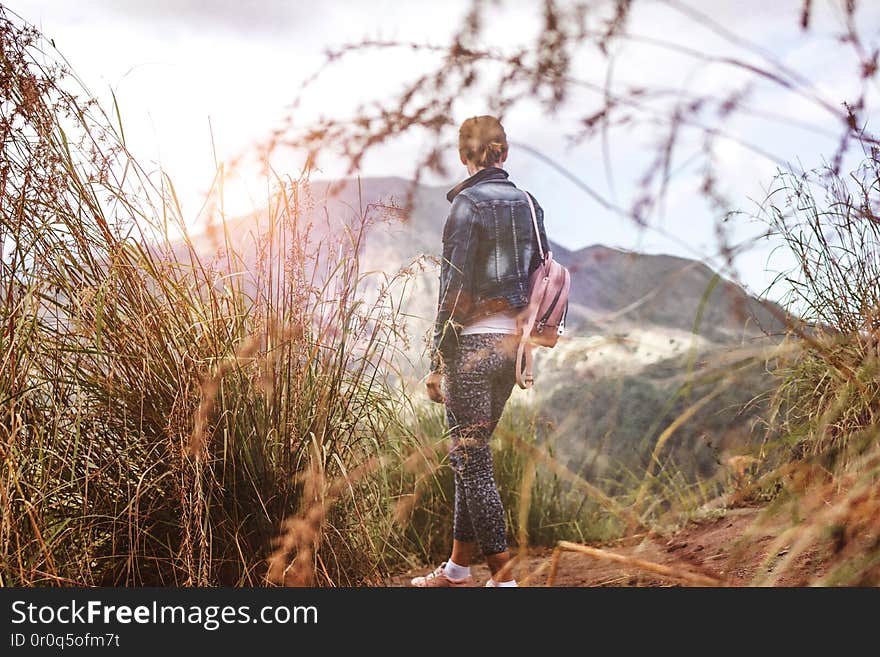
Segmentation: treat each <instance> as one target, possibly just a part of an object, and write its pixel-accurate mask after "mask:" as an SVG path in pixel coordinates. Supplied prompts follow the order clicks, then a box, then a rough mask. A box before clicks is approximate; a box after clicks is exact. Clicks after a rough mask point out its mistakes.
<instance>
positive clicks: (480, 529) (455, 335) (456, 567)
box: [412, 116, 548, 587]
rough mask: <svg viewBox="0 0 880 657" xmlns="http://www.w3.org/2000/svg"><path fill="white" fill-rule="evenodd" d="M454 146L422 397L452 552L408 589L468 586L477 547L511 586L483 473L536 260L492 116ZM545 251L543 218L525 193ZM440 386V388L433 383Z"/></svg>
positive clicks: (496, 508)
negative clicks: (446, 433)
mask: <svg viewBox="0 0 880 657" xmlns="http://www.w3.org/2000/svg"><path fill="white" fill-rule="evenodd" d="M458 151H459V156H460V158H461V163H462V164H464V165H465V166H466V167H467V170H468V173H469V174H470V177H469V178H467V179H466V180H464V181H463V182H461V183H460V184H458V185H456V186H455V187H454V188H453V189H452V190H451V191H450V192H449V193H448V194H447V196H446V198H447V199H448V200H449V201H450V202H451V203H452V208H451V210H450V212H449V217H448V218H447V219H446V224H445V226H444V227H443V260H442V264H441V268H440V297H439V303H438V307H437V318H436V320H435V323H434V339H433V344H432V350H431V372H430V374H429V375H428V378H427V380H426V386H427V392H428V396H429V397H430V398H431V399H432V400H433V401H435V402H440V403H444V402H445V404H446V418H447V421H448V423H449V428H450V434H451V437H452V445H451V449H450V452H449V460H450V464H451V465H452V468H453V470H454V472H455V515H454V529H453V543H452V554H451V556H450V557H449V559H448V560H447V561H445V562H444V563H443V564H441V565H440V566H439V567H438V568H437V569H436V570H434V571H433V572H431V573H429V574H428V575H425V576H424V577H416V578H415V579H413V580H412V584H413V586H419V587H439V586H472V585H473V578H472V577H471V574H470V564H471V561H472V559H473V557H474V553H475V550H476V548H477V546H478V545H479V547H480V549H481V550H482V552H483V555H484V556H485V557H486V561H487V563H488V565H489V569H490V570H491V571H492V577H491V579H490V580H489V582H488V583H487V584H486V586H499V587H504V586H516V581H515V580H514V578H513V574H512V572H511V569H510V568H505V566H506V565H507V563H508V561H509V560H510V554H509V552H508V549H507V530H506V526H505V521H504V509H503V508H502V505H501V498H500V496H499V495H498V489H497V487H496V485H495V479H494V476H493V472H492V454H491V452H490V449H489V438H490V437H491V435H492V431H493V430H494V429H495V426H496V425H497V424H498V420H499V418H500V417H501V413H502V411H503V410H504V405H505V403H506V402H507V399H508V397H509V396H510V393H511V391H512V390H513V386H514V383H515V382H516V373H515V369H514V366H515V362H516V348H517V344H518V340H519V339H518V337H517V333H518V329H519V327H518V320H517V317H518V314H519V312H520V311H521V309H522V308H524V307H525V306H526V305H527V304H528V286H529V274H530V273H531V272H532V271H534V270H535V268H537V266H538V265H539V264H540V254H539V250H538V242H537V240H538V236H536V235H535V229H534V225H533V222H532V216H531V211H530V209H529V204H528V200H527V198H526V194H525V192H523V191H521V190H519V189H517V187H516V186H515V185H514V184H513V183H512V182H510V180H508V174H507V172H506V171H504V169H502V168H501V166H502V165H503V164H504V162H505V161H506V160H507V151H508V146H507V136H506V134H505V132H504V128H503V127H502V125H501V123H500V122H499V121H498V119H496V118H495V117H492V116H477V117H473V118H470V119H468V120H466V121H465V122H464V123H463V124H462V125H461V128H460V130H459V137H458ZM532 201H533V203H534V206H535V213H536V215H537V220H538V232H539V234H540V239H541V241H542V245H543V247H544V250H545V252H546V251H547V250H548V244H547V236H546V234H545V232H544V215H543V212H542V210H541V208H540V206H539V205H538V203H537V201H534V199H532ZM441 382H444V383H445V385H444V386H442V388H445V395H444V391H443V390H442V389H441Z"/></svg>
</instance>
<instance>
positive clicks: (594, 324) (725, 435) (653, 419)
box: [197, 178, 784, 479]
mask: <svg viewBox="0 0 880 657" xmlns="http://www.w3.org/2000/svg"><path fill="white" fill-rule="evenodd" d="M310 191H311V197H312V201H311V203H310V204H307V211H306V212H305V213H304V214H303V216H302V217H301V218H300V219H299V221H300V226H301V227H304V226H307V225H309V224H310V225H311V238H312V239H313V240H315V241H317V240H320V239H325V238H327V237H328V236H330V235H331V234H334V233H336V234H341V227H340V225H339V224H340V222H345V223H347V224H348V225H349V226H351V225H356V224H357V222H358V217H359V216H361V215H362V214H363V215H365V216H366V217H367V219H368V224H369V228H368V230H367V237H366V239H365V240H364V242H363V243H362V244H361V250H360V257H361V271H364V272H367V271H373V272H374V274H373V275H372V277H369V278H368V279H367V284H366V285H365V287H364V293H365V294H370V293H371V289H374V288H375V286H377V285H379V284H380V283H381V282H382V281H383V280H385V278H386V277H387V276H390V275H393V274H394V272H396V271H398V270H399V269H401V268H404V267H407V266H408V265H409V264H410V263H412V262H413V261H414V260H417V259H419V258H422V257H424V256H435V257H436V256H437V255H438V253H439V250H440V241H441V240H440V235H441V231H442V226H443V222H444V221H445V218H446V214H447V212H448V208H449V204H448V202H447V201H446V199H445V191H446V188H445V187H444V188H440V187H427V186H416V187H413V186H412V184H411V183H410V182H408V181H406V180H403V179H400V178H370V179H363V180H361V181H359V182H358V181H355V180H348V181H344V182H342V183H328V182H313V183H311V190H310ZM410 194H411V197H410V196H409V195H410ZM408 198H411V200H412V206H411V209H410V211H409V212H403V211H402V210H400V209H399V208H401V207H403V205H404V204H405V201H406V200H407V199H408ZM334 222H336V223H334ZM267 226H268V219H267V213H265V212H258V213H255V214H253V215H251V216H248V217H243V218H239V219H236V220H233V221H231V222H229V225H228V234H229V236H230V239H231V240H232V241H233V242H234V243H235V245H236V248H237V249H240V250H242V245H243V244H247V243H248V242H249V241H251V242H252V241H253V236H254V234H256V233H258V232H260V231H261V230H262V231H265V230H266V227H267ZM301 229H302V228H301ZM549 237H550V242H551V247H552V249H553V253H554V257H556V258H557V259H558V260H559V261H560V262H562V263H563V264H565V265H566V266H567V267H568V268H569V270H570V271H571V273H572V293H571V305H570V321H569V326H568V331H567V333H566V335H565V336H564V337H563V339H562V340H561V341H560V343H559V345H558V346H557V348H556V349H554V350H552V351H551V350H538V353H537V356H536V372H537V380H538V385H537V387H536V388H535V391H534V393H531V392H528V393H524V392H522V391H519V390H515V391H514V395H515V396H522V397H523V398H524V399H528V400H531V401H532V402H534V403H536V404H538V405H539V407H540V412H541V414H542V415H543V416H545V417H546V418H547V419H548V420H550V422H551V423H552V425H553V426H555V427H556V429H555V430H553V431H551V432H550V433H549V434H548V435H547V436H546V437H545V439H546V440H547V441H550V442H552V443H553V446H554V449H555V450H556V453H557V455H558V456H559V457H560V458H562V459H563V460H564V461H566V462H567V463H568V464H569V466H570V467H572V468H573V469H575V470H579V471H582V472H584V473H585V474H589V475H591V476H593V477H598V476H602V475H608V474H611V472H614V473H616V472H617V470H618V468H620V467H623V468H624V469H625V470H635V471H638V470H640V469H641V468H642V467H644V466H645V464H646V463H647V459H648V455H649V454H650V452H651V449H652V448H653V445H654V444H655V442H656V438H657V435H658V433H659V432H660V431H662V430H663V429H664V428H665V427H666V426H667V425H668V424H669V423H670V422H672V421H673V420H674V419H675V418H676V417H677V416H678V414H680V413H681V412H683V411H684V410H685V409H686V408H687V406H688V405H689V404H690V403H692V402H693V401H694V399H697V398H699V396H700V395H701V394H706V392H707V391H708V390H709V389H710V388H709V387H707V386H708V385H709V384H708V383H705V382H703V383H701V382H700V377H702V376H703V375H704V374H705V373H706V372H711V371H712V370H713V369H714V370H716V371H723V369H724V368H725V367H727V366H728V365H729V364H730V363H735V362H738V361H739V360H740V359H741V358H744V357H752V356H754V354H755V352H756V350H759V349H760V348H761V346H762V345H769V344H771V343H772V342H773V340H772V338H768V337H767V334H768V333H769V334H778V333H781V332H783V330H784V326H783V325H782V322H781V321H780V318H781V317H782V316H783V313H782V311H781V310H780V309H779V308H778V307H776V306H775V305H773V304H771V303H769V302H766V301H762V300H758V299H756V298H754V297H752V296H750V295H748V294H747V293H746V292H745V291H744V290H743V289H742V288H740V287H739V286H737V285H736V284H734V283H732V282H730V281H728V280H725V279H724V278H722V277H720V276H718V275H717V274H716V273H715V272H714V271H712V270H711V269H710V268H709V267H707V266H706V265H705V264H703V263H701V262H698V261H694V260H689V259H687V258H681V257H675V256H669V255H653V254H644V253H636V252H631V251H623V250H619V249H615V248H610V247H607V246H602V245H592V246H588V247H585V248H582V249H579V250H576V251H570V250H568V249H566V248H564V247H562V246H561V245H559V244H557V243H556V242H555V241H554V240H553V235H552V234H551V235H550V236H549ZM197 243H198V248H199V250H200V252H203V253H205V254H207V255H211V254H213V255H220V256H222V252H223V249H222V248H220V249H219V250H218V249H217V244H216V242H212V241H211V240H209V239H207V236H203V237H202V238H200V241H198V242H197ZM243 250H244V251H245V252H247V251H248V249H247V248H245V249H243ZM253 252H254V253H256V250H253ZM370 281H374V282H370ZM436 299H437V269H436V264H434V263H429V264H428V266H426V267H425V269H424V270H423V271H421V272H419V273H417V274H416V275H415V277H414V278H413V279H412V280H411V281H410V282H409V284H408V285H407V288H406V292H405V294H404V295H403V298H401V299H400V303H401V308H402V310H403V312H404V313H406V315H407V316H408V328H409V333H410V335H411V337H413V338H414V339H413V340H411V347H410V352H409V360H410V362H411V363H413V365H412V367H411V368H410V369H409V371H410V373H411V375H412V376H414V377H416V378H417V377H420V376H422V375H423V374H424V368H425V365H426V363H425V356H424V349H425V344H426V340H427V339H428V337H429V335H430V331H431V325H432V321H433V316H434V311H435V308H436ZM404 371H406V366H404ZM741 379H742V380H741V381H740V384H739V385H737V386H733V387H731V389H729V390H726V391H725V392H724V393H723V394H721V395H719V396H718V398H717V399H716V400H715V401H714V402H713V403H712V404H710V405H708V406H707V407H705V408H703V409H702V410H701V411H700V413H699V414H698V415H697V416H696V418H695V421H694V422H691V423H689V424H688V425H686V426H685V427H683V428H682V429H680V430H679V431H678V432H677V433H676V435H675V436H674V437H673V438H672V440H670V442H669V447H668V449H669V452H668V453H669V454H671V456H672V458H673V460H674V461H675V463H676V467H680V468H682V470H683V471H685V472H686V473H688V475H689V476H692V475H695V474H700V475H701V476H703V477H710V476H712V474H713V473H714V471H715V469H716V467H717V464H718V463H719V460H721V459H723V458H724V456H725V454H726V453H727V452H728V451H731V450H732V451H733V452H736V451H737V449H738V448H739V447H741V446H742V445H743V444H744V443H745V442H747V441H748V440H749V435H750V426H751V420H752V418H753V417H754V415H755V412H756V411H757V410H758V409H759V406H758V405H753V404H752V405H750V404H749V402H750V401H751V400H753V398H755V397H756V396H758V395H759V394H760V393H762V392H763V391H764V390H765V389H766V387H767V385H768V383H769V380H768V377H767V376H766V374H764V372H763V369H762V368H757V369H755V368H753V369H752V370H745V373H744V374H743V375H742V376H741ZM682 391H685V393H686V394H682ZM743 407H746V410H745V411H743V410H742V409H743ZM609 468H610V469H611V471H609ZM614 477H615V479H617V478H619V474H614Z"/></svg>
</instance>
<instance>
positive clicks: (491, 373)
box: [445, 333, 518, 555]
mask: <svg viewBox="0 0 880 657" xmlns="http://www.w3.org/2000/svg"><path fill="white" fill-rule="evenodd" d="M517 341H518V338H517V336H513V335H507V334H503V333H477V334H472V335H462V336H461V337H460V340H459V344H458V351H457V353H456V354H455V355H454V356H453V358H452V359H450V360H451V362H448V363H447V368H446V377H445V386H446V391H445V393H446V419H447V422H448V423H449V428H450V433H451V435H452V447H451V449H450V451H449V460H450V464H451V465H452V469H453V470H454V471H455V517H454V529H453V537H454V538H455V539H456V540H459V541H468V542H470V541H474V540H476V541H478V542H479V544H480V548H481V549H482V551H483V554H485V555H489V554H497V553H499V552H504V551H505V550H507V529H506V526H505V522H504V509H503V507H502V506H501V497H500V496H499V495H498V488H497V487H496V486H495V478H494V475H493V472H492V453H491V451H490V450H489V438H490V437H491V436H492V431H494V429H495V426H496V425H497V424H498V420H499V418H500V417H501V413H502V412H503V411H504V405H505V403H506V402H507V399H508V397H510V393H511V391H512V390H513V386H514V384H515V383H516V372H515V369H514V365H515V363H516V347H517Z"/></svg>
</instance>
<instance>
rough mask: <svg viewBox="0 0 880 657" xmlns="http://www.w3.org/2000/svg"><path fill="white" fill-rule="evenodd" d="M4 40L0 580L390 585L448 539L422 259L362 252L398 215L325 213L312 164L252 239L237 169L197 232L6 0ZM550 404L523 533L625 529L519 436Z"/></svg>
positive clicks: (504, 457) (524, 420)
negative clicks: (412, 368) (428, 369)
mask: <svg viewBox="0 0 880 657" xmlns="http://www.w3.org/2000/svg"><path fill="white" fill-rule="evenodd" d="M0 35H2V42H0V43H2V59H0V67H2V68H0V74H2V78H3V80H4V84H3V87H2V89H3V90H2V94H3V96H2V98H0V108H2V119H3V121H2V124H0V129H2V130H3V135H2V136H3V140H2V143H3V157H2V160H0V162H2V166H0V194H2V196H0V202H2V223H0V245H2V269H0V294H2V297H3V304H2V306H0V363H2V368H0V458H2V469H0V507H2V519H0V584H2V585H45V584H49V585H63V584H73V583H76V584H86V585H92V584H100V585H144V584H150V585H215V584H231V585H265V584H327V585H340V584H359V583H370V582H373V583H375V582H381V581H383V580H384V578H385V577H386V576H387V575H388V574H389V573H390V572H392V571H393V570H394V569H396V568H399V567H401V566H402V565H404V564H410V565H412V564H415V563H417V562H423V561H426V560H429V559H434V558H438V557H442V556H446V554H448V550H449V541H450V535H451V506H452V505H451V497H452V475H451V471H450V470H449V468H447V467H445V466H446V463H445V458H446V448H447V440H446V438H447V427H446V426H445V418H444V416H443V414H442V407H437V406H432V405H430V404H428V403H427V402H426V401H424V400H423V399H419V398H417V397H415V396H414V395H413V394H412V392H411V390H410V389H409V386H410V384H411V383H410V381H409V379H407V378H406V377H404V376H403V375H402V374H401V372H400V371H399V370H398V368H397V364H398V359H397V356H398V355H399V353H398V352H399V350H400V349H402V348H404V347H405V345H406V344H407V343H408V341H409V339H410V336H408V334H407V327H406V324H405V321H404V319H405V318H404V317H403V315H402V314H401V312H400V304H399V301H400V299H401V297H402V296H404V295H405V294H406V293H407V289H408V288H407V286H408V283H409V281H411V280H412V279H413V277H414V276H415V275H416V274H418V273H419V272H420V271H421V269H422V267H423V263H422V262H421V261H420V260H416V261H414V262H413V263H411V266H410V267H405V268H402V269H401V270H400V271H398V272H396V273H390V275H389V274H383V273H375V272H362V271H361V263H360V258H359V255H360V252H361V248H362V246H363V242H364V239H365V238H366V236H367V234H368V232H369V230H370V227H371V226H372V225H373V224H374V223H376V222H380V221H386V220H391V219H389V218H388V217H383V216H382V215H381V214H379V213H378V212H377V208H376V207H375V206H369V205H366V204H365V203H363V202H361V203H360V206H359V207H358V208H355V209H354V212H353V214H352V216H351V217H345V218H344V217H328V218H327V219H326V221H324V222H317V221H315V216H316V215H315V213H313V212H309V208H311V207H312V206H314V205H315V204H316V203H317V202H319V201H320V199H314V198H313V197H312V196H311V191H310V190H311V188H310V185H309V181H308V175H307V172H305V173H304V174H303V175H302V177H300V178H299V179H297V180H292V179H282V178H280V177H276V178H273V179H272V180H270V181H269V182H270V183H271V185H270V186H271V189H272V190H273V191H272V192H271V194H270V195H269V196H268V197H267V199H266V203H267V210H266V212H265V213H264V215H263V217H262V223H261V225H260V230H259V232H258V234H257V235H254V236H252V237H244V236H242V235H241V234H239V233H238V232H236V230H235V229H234V227H233V226H232V224H230V222H228V221H227V220H226V217H225V216H224V214H223V212H222V208H223V199H222V184H221V183H222V177H223V175H224V174H223V171H222V169H221V170H218V173H217V184H216V185H215V186H214V188H213V189H212V191H211V197H210V198H209V203H208V205H207V208H208V209H207V214H210V215H211V216H212V221H211V223H210V225H209V230H208V232H207V233H206V235H204V236H195V237H192V236H190V235H189V233H188V229H187V222H186V221H185V220H184V213H183V211H182V209H181V207H180V206H179V204H178V202H177V197H176V194H175V190H174V187H173V183H172V181H171V180H170V179H168V178H167V177H166V176H165V175H164V174H163V173H162V172H161V171H160V172H147V171H145V170H144V169H142V168H141V167H140V165H139V164H138V162H137V161H136V160H135V159H134V158H133V157H132V156H131V155H130V154H129V152H128V151H127V149H126V145H125V139H124V132H123V128H122V117H121V116H120V114H119V112H118V111H115V113H114V114H113V115H112V116H110V115H107V114H105V113H104V112H103V111H102V108H101V107H100V106H99V105H98V104H97V103H96V102H94V101H92V100H89V99H88V98H89V96H88V93H87V91H86V90H85V89H84V88H83V87H82V86H81V85H80V84H79V83H78V81H77V80H76V78H75V77H74V76H73V75H72V74H71V73H70V71H68V70H67V69H66V67H65V66H64V65H63V64H47V63H46V62H52V61H55V60H53V59H52V57H51V55H52V53H51V52H49V49H48V46H47V44H46V43H45V42H44V41H42V39H41V37H40V36H39V34H38V33H37V32H36V31H34V30H32V29H30V28H28V27H22V26H21V25H19V24H17V23H15V22H13V21H12V20H10V19H9V18H8V16H7V15H6V14H5V13H3V11H2V10H0ZM114 109H115V110H118V108H114ZM212 251H213V252H216V254H217V255H216V257H214V258H210V259H206V253H208V252H212ZM536 422H537V420H536V418H535V415H534V412H532V411H530V410H528V409H527V408H525V407H522V408H511V409H510V410H509V411H508V412H507V414H506V415H505V420H504V422H503V423H502V425H501V427H500V429H499V432H498V436H499V437H498V439H497V440H498V441H499V444H500V452H499V460H498V468H497V470H498V477H499V481H500V483H501V488H502V490H503V491H505V496H506V497H505V500H504V501H505V504H506V508H508V509H509V514H510V518H509V520H510V527H511V533H512V535H513V536H518V537H520V539H521V540H522V541H523V542H524V543H525V542H552V541H554V540H556V539H557V538H560V537H565V538H573V539H576V540H582V539H586V538H597V537H601V536H603V535H605V534H607V533H608V532H612V531H614V528H613V525H614V521H613V518H611V519H610V518H609V517H608V516H607V514H605V513H604V512H602V510H601V509H599V508H598V507H597V506H596V505H595V504H594V503H593V502H591V501H589V500H585V499H584V496H583V494H582V493H578V491H577V490H576V489H575V488H573V487H572V486H571V485H570V482H566V481H563V479H561V478H560V477H559V475H558V473H555V472H554V471H553V469H552V468H548V467H547V466H546V464H541V463H536V462H535V460H534V459H531V460H530V459H529V457H528V452H527V451H523V450H522V449H520V447H521V444H520V443H522V442H523V441H524V442H525V444H531V445H534V444H536V441H537V436H538V433H539V431H538V430H537V428H536ZM517 441H519V442H517ZM541 449H546V446H542V448H541ZM527 473H528V474H527ZM524 480H525V481H526V483H527V485H523V481H524Z"/></svg>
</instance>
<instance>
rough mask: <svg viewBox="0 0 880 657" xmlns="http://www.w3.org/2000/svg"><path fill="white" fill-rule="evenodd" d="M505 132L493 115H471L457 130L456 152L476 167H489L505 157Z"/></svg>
mask: <svg viewBox="0 0 880 657" xmlns="http://www.w3.org/2000/svg"><path fill="white" fill-rule="evenodd" d="M507 148H508V146H507V134H506V133H505V132H504V126H502V125H501V121H499V120H498V119H496V118H495V117H494V116H489V115H483V116H473V117H471V118H469V119H467V120H465V122H464V123H462V124H461V128H459V130H458V152H459V154H460V155H461V157H462V158H463V159H464V160H466V161H468V162H472V163H473V164H476V165H477V166H478V167H491V166H493V165H494V164H497V163H498V162H501V161H502V160H503V159H504V158H506V157H507Z"/></svg>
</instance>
